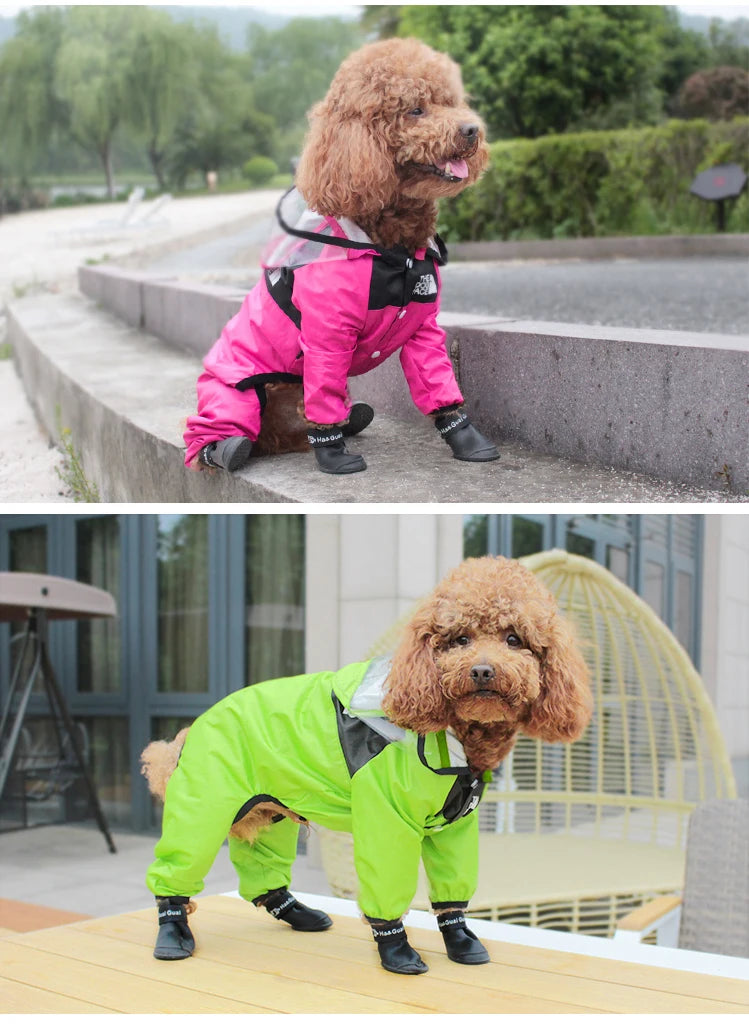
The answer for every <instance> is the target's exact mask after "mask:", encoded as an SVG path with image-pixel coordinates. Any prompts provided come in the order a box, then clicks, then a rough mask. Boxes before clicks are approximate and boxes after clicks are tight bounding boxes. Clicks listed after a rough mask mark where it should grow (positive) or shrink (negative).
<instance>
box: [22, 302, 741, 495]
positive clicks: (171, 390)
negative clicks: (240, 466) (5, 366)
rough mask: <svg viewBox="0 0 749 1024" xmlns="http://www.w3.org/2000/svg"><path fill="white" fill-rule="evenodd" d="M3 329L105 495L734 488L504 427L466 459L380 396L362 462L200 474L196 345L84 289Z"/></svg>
mask: <svg viewBox="0 0 749 1024" xmlns="http://www.w3.org/2000/svg"><path fill="white" fill-rule="evenodd" d="M8 337H9V341H10V343H11V345H12V348H13V354H14V360H15V364H16V368H17V370H18V373H19V375H20V377H21V380H22V381H23V383H24V385H25V388H26V391H27V394H28V396H29V399H30V400H31V402H32V404H33V406H34V408H35V411H36V413H37V416H38V418H39V420H40V421H41V422H42V423H43V424H44V426H45V427H46V429H47V431H48V432H49V434H50V435H51V436H52V437H54V438H57V439H59V436H60V429H61V428H68V429H69V430H70V440H71V442H72V445H73V448H74V450H75V453H76V456H77V457H78V458H79V461H80V463H81V466H82V469H83V472H84V474H85V476H86V478H87V480H88V481H89V482H90V483H93V484H96V486H97V488H98V490H99V494H100V497H101V499H102V500H103V501H107V502H141V503H142V502H162V503H163V502H195V501H198V502H222V503H225V502H242V503H260V502H262V503H284V504H286V503H289V502H305V503H309V504H312V503H315V504H316V503H329V502H337V503H341V502H356V503H375V502H388V503H390V502H405V503H409V504H413V503H426V502H428V503H433V502H439V503H445V502H459V503H461V504H465V503H473V502H484V503H485V502H492V503H512V502H522V503H523V504H524V505H527V504H528V503H531V502H555V503H559V502H592V503H602V502H627V503H632V502H638V503H639V502H679V503H685V502H706V501H716V502H725V501H731V500H734V499H732V498H731V496H730V495H729V494H728V493H727V492H726V491H720V490H709V491H705V490H699V489H694V488H688V487H686V486H685V485H683V484H675V483H667V482H663V481H658V480H654V479H653V478H652V477H646V476H641V475H638V474H635V473H624V472H622V473H617V472H615V471H613V470H611V469H608V468H606V469H599V468H596V467H595V466H590V465H585V464H583V463H582V462H579V461H577V462H575V461H573V460H570V459H564V458H559V457H557V456H551V455H545V454H540V453H538V452H533V451H530V450H529V449H527V448H525V447H524V446H522V445H519V444H515V443H512V442H509V441H507V440H503V439H500V438H497V440H500V441H501V449H502V458H501V459H500V460H499V461H498V462H491V463H484V464H470V463H462V462H458V461H456V460H455V459H453V458H452V457H451V454H450V451H449V449H448V448H447V446H446V445H445V444H444V442H443V441H442V440H441V439H440V438H439V437H438V435H437V432H436V431H435V430H434V428H433V426H432V425H431V423H430V422H429V421H428V419H427V418H425V417H417V421H416V422H414V423H410V424H408V426H405V425H404V423H403V420H402V419H400V418H397V417H394V416H392V415H388V414H387V413H386V412H385V410H384V409H383V408H381V407H379V403H378V402H375V406H376V412H377V415H376V417H375V421H374V423H373V424H372V425H371V426H370V427H369V428H368V429H367V430H366V431H364V432H363V433H362V434H361V435H359V436H358V437H355V438H353V439H352V440H351V442H350V445H351V448H352V450H353V451H357V452H360V453H361V454H362V455H363V456H364V457H365V459H366V461H367V464H368V466H369V468H368V470H367V471H366V472H365V473H355V474H351V475H349V476H346V477H334V476H329V475H326V474H323V473H320V472H319V470H318V469H317V467H316V465H315V460H314V458H313V456H312V455H311V453H307V454H295V455H282V456H277V457H275V458H259V459H252V460H251V461H250V464H249V466H248V467H247V469H245V470H243V471H242V472H241V473H236V474H233V475H230V474H227V473H223V472H222V471H220V470H216V471H208V472H202V473H200V472H193V471H190V470H187V469H186V468H185V467H184V464H183V444H182V431H183V428H184V420H185V416H186V415H187V414H188V413H189V412H190V411H191V410H192V409H193V408H194V404H195V382H196V379H197V376H198V373H199V372H200V361H199V360H198V358H197V357H196V356H194V355H192V354H190V353H188V352H184V351H180V350H179V348H178V347H177V345H176V344H169V343H167V342H164V341H161V340H159V339H158V338H156V337H154V336H153V335H151V334H146V333H144V332H143V331H142V330H140V329H138V328H136V327H132V326H129V325H127V324H125V323H123V321H122V320H120V319H119V318H117V317H115V316H114V315H113V314H112V313H109V312H107V311H106V310H103V309H102V308H101V307H100V306H99V305H97V304H96V303H94V302H93V301H92V300H90V299H85V298H83V297H81V296H76V295H40V296H33V297H28V298H25V299H20V300H18V301H16V302H14V303H12V304H11V305H10V306H9V308H8ZM393 367H394V368H395V370H398V371H399V367H398V365H397V363H393ZM370 397H371V395H370ZM409 407H410V403H409Z"/></svg>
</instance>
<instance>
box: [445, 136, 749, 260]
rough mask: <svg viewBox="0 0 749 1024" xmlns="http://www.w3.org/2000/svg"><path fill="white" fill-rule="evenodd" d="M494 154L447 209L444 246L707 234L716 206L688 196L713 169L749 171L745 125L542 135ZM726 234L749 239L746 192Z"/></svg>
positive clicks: (501, 146) (499, 145)
mask: <svg viewBox="0 0 749 1024" xmlns="http://www.w3.org/2000/svg"><path fill="white" fill-rule="evenodd" d="M490 149H491V163H490V166H489V170H488V171H487V172H486V173H485V175H484V176H483V178H482V179H481V180H480V181H479V182H478V183H477V184H476V185H474V186H473V187H472V188H469V189H467V190H466V192H464V193H463V194H462V195H460V196H458V197H457V198H456V199H452V200H448V201H446V202H444V203H443V204H442V205H441V209H440V230H441V232H442V233H444V235H445V236H446V237H447V238H448V239H451V240H453V241H477V240H490V239H513V240H514V239H523V238H580V237H593V236H603V235H622V234H624V235H661V234H704V233H708V234H709V233H711V232H713V231H714V230H715V223H716V221H715V204H714V203H708V202H705V201H704V200H701V199H698V198H697V197H696V196H693V195H691V194H690V192H689V186H690V185H691V183H692V181H693V180H694V178H695V176H696V175H697V174H698V173H699V172H700V171H703V170H706V169H707V168H709V167H713V166H715V165H716V164H722V163H738V164H740V165H741V166H742V167H744V169H745V170H749V168H748V167H747V154H749V117H741V118H735V119H734V120H732V121H722V122H717V123H711V122H709V121H706V120H695V121H676V120H674V121H668V122H666V123H665V124H662V125H659V126H658V127H655V128H639V129H627V130H623V131H603V132H583V133H580V134H569V135H546V136H543V137H541V138H538V139H514V140H511V141H505V142H496V143H494V144H493V145H491V147H490ZM726 228H727V230H728V231H748V230H749V195H748V194H747V190H746V189H745V190H744V192H743V193H742V195H741V197H740V198H739V199H738V200H735V201H734V200H730V201H729V202H728V204H727V208H726Z"/></svg>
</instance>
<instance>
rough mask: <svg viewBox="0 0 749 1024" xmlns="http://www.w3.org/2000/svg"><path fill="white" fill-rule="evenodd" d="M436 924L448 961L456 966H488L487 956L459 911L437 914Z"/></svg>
mask: <svg viewBox="0 0 749 1024" xmlns="http://www.w3.org/2000/svg"><path fill="white" fill-rule="evenodd" d="M437 924H438V925H439V929H440V931H441V932H442V939H443V941H444V943H445V949H446V950H447V957H448V959H449V960H454V961H455V963H456V964H488V963H489V954H488V952H487V951H486V949H485V948H484V946H482V945H481V943H480V942H479V940H478V939H477V938H476V936H475V935H474V934H473V932H472V931H470V929H468V928H466V919H465V916H464V915H463V913H462V912H461V911H460V910H448V911H445V912H444V913H442V914H437Z"/></svg>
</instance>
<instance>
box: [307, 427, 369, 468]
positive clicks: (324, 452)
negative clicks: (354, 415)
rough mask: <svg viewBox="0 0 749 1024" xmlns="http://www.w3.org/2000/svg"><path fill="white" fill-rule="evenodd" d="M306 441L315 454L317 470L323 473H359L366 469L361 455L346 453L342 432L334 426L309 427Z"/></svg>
mask: <svg viewBox="0 0 749 1024" xmlns="http://www.w3.org/2000/svg"><path fill="white" fill-rule="evenodd" d="M363 429H364V428H363V427H362V430H363ZM307 440H308V441H309V443H310V445H311V446H312V450H313V451H314V453H315V458H316V459H317V465H318V468H319V469H321V470H322V471H323V473H335V474H338V473H359V472H361V470H363V469H366V468H367V464H366V462H365V461H364V459H363V458H362V457H361V455H354V454H353V453H352V452H350V451H348V449H347V448H346V442H345V441H344V440H343V430H342V428H341V427H339V426H338V425H336V424H333V425H331V426H325V427H310V428H309V429H308V430H307Z"/></svg>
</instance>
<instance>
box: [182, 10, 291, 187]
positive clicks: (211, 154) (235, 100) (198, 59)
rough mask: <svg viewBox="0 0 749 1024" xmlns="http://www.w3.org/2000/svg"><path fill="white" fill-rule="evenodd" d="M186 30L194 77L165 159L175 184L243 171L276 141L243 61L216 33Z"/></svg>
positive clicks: (187, 27) (269, 151) (266, 154)
mask: <svg viewBox="0 0 749 1024" xmlns="http://www.w3.org/2000/svg"><path fill="white" fill-rule="evenodd" d="M184 28H185V30H186V31H188V32H189V33H191V37H190V43H189V45H190V52H191V65H192V67H193V68H194V72H195V77H194V80H193V82H192V84H191V86H190V92H189V98H188V100H187V102H185V103H184V104H183V109H182V113H181V115H180V117H179V119H178V121H177V124H176V127H175V131H174V143H173V145H172V146H171V147H170V152H169V154H168V156H167V166H168V170H169V174H170V176H171V177H172V179H173V180H174V182H175V184H177V185H178V186H183V185H184V184H185V182H186V180H187V177H188V176H189V175H190V174H191V173H192V172H193V171H200V172H202V173H203V174H204V175H205V173H206V172H207V171H217V170H220V169H221V168H224V167H241V166H242V165H243V164H244V163H245V161H246V160H247V159H248V158H249V157H250V156H252V155H254V154H255V153H259V154H261V155H263V156H270V155H271V152H272V149H273V146H274V141H275V120H274V118H273V117H272V116H271V115H270V114H266V113H264V112H262V111H261V110H259V109H258V106H257V103H256V101H255V96H254V90H253V88H252V86H251V84H250V83H249V82H248V81H247V75H246V61H245V60H244V59H243V58H242V57H240V56H237V55H234V54H232V53H230V52H229V51H228V50H227V49H226V48H225V46H224V45H223V43H222V42H221V40H220V39H219V37H218V34H217V33H216V31H215V30H213V29H209V28H201V29H197V28H195V27H194V26H184Z"/></svg>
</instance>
